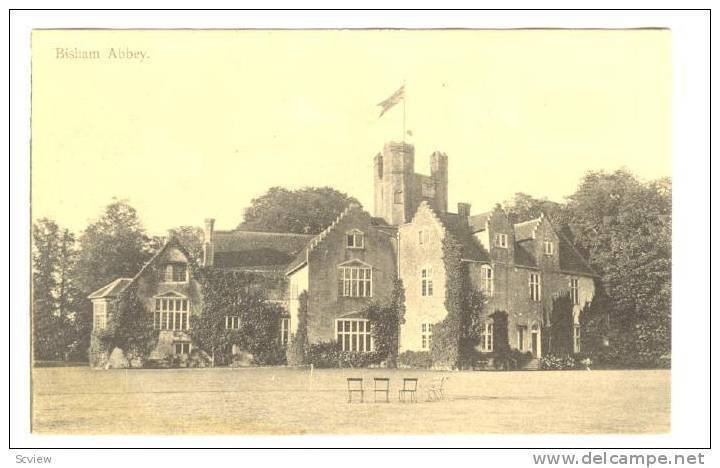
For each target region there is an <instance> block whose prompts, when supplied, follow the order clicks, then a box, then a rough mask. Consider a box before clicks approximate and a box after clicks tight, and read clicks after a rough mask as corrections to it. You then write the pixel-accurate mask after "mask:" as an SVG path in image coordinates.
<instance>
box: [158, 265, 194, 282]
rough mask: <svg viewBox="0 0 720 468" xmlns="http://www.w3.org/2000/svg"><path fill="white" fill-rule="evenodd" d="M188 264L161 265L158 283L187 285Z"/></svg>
mask: <svg viewBox="0 0 720 468" xmlns="http://www.w3.org/2000/svg"><path fill="white" fill-rule="evenodd" d="M187 280H188V278H187V263H166V264H164V265H160V269H159V270H158V281H160V282H161V283H186V282H187Z"/></svg>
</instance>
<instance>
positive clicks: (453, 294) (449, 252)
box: [430, 235, 486, 368]
mask: <svg viewBox="0 0 720 468" xmlns="http://www.w3.org/2000/svg"><path fill="white" fill-rule="evenodd" d="M442 251H443V263H444V266H445V309H446V310H447V316H446V317H445V319H444V320H442V321H441V322H440V323H437V324H435V325H433V340H432V345H431V348H430V354H431V357H432V359H433V363H434V365H436V366H441V367H450V368H458V367H459V368H468V367H471V366H472V365H473V362H474V360H475V356H476V350H475V348H476V346H477V345H478V343H479V340H480V323H481V318H482V315H483V308H484V305H485V302H486V300H485V297H484V296H483V294H482V293H481V292H480V291H479V290H477V289H475V288H474V286H473V285H472V282H471V280H470V275H469V272H468V264H467V262H463V261H462V258H463V247H462V244H461V243H460V242H458V240H457V239H456V238H455V237H453V236H452V235H447V236H446V237H445V238H444V239H443V242H442Z"/></svg>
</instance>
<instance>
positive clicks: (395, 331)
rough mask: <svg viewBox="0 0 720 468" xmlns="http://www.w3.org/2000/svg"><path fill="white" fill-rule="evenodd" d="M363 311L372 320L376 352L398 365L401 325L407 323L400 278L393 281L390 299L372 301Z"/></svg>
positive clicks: (394, 365) (391, 365)
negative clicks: (380, 301) (381, 301)
mask: <svg viewBox="0 0 720 468" xmlns="http://www.w3.org/2000/svg"><path fill="white" fill-rule="evenodd" d="M363 313H364V315H365V317H366V318H367V319H368V321H369V322H370V326H371V330H372V337H373V342H374V344H375V352H376V353H377V354H378V355H379V356H381V358H382V359H385V360H386V361H387V365H388V367H392V368H394V367H397V357H398V347H399V344H400V343H399V339H400V326H401V325H402V324H404V323H405V287H404V286H403V282H402V280H401V279H399V278H395V280H394V281H393V289H392V293H391V295H390V299H389V300H388V301H387V302H385V303H378V302H372V303H370V304H368V305H367V306H366V307H365V308H364V309H363Z"/></svg>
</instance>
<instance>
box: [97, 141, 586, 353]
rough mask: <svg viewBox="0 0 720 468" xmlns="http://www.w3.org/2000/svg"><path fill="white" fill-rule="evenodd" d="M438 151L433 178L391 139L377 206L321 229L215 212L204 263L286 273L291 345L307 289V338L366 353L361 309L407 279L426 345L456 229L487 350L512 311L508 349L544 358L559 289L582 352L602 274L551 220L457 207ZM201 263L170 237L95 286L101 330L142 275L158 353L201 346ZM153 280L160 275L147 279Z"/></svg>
mask: <svg viewBox="0 0 720 468" xmlns="http://www.w3.org/2000/svg"><path fill="white" fill-rule="evenodd" d="M429 159H430V161H429V162H430V167H429V169H430V171H429V172H430V174H429V175H423V174H418V173H416V172H415V149H414V147H413V146H412V145H411V144H408V143H404V142H403V143H396V142H391V143H388V144H386V145H385V146H384V148H383V151H382V152H381V153H379V154H378V155H376V156H375V158H374V168H373V172H374V174H373V179H374V212H373V213H372V214H371V213H368V212H367V211H365V210H364V209H363V208H361V207H360V206H358V205H352V206H349V207H348V208H347V209H346V210H345V211H344V212H343V213H342V214H341V215H340V216H339V217H338V218H337V219H336V220H335V221H334V222H333V223H332V224H331V225H330V226H328V227H327V228H326V229H325V230H323V232H321V233H320V234H318V235H315V236H309V235H300V234H292V233H266V232H248V231H239V230H235V231H215V230H214V220H212V219H208V220H206V222H205V229H204V237H205V239H204V246H203V252H204V254H203V259H199V262H201V263H202V264H203V265H204V266H206V267H209V268H218V269H229V270H238V271H252V272H257V273H260V274H262V275H267V276H269V277H270V276H271V277H279V278H282V281H278V282H277V283H275V284H277V285H278V286H277V287H275V288H269V289H268V290H267V291H266V298H267V299H268V300H271V301H275V302H278V303H281V304H282V305H283V306H284V307H285V308H286V310H287V314H286V316H285V317H283V319H282V320H283V323H282V327H281V334H282V336H281V338H280V339H281V340H282V342H283V343H287V342H288V340H289V337H290V336H291V335H292V334H293V333H295V332H296V330H297V326H298V310H299V307H300V303H299V297H300V294H301V293H302V292H303V291H304V292H306V294H307V298H308V302H307V305H308V321H307V325H308V327H307V328H308V339H309V341H310V342H311V343H316V342H325V341H331V340H336V341H337V342H338V345H339V347H340V348H341V349H343V350H346V351H358V352H365V351H371V350H372V349H373V342H372V337H371V331H370V326H369V324H368V321H367V318H366V317H364V316H363V313H362V311H363V309H364V308H365V307H366V306H367V305H368V304H369V303H371V302H372V301H379V302H382V301H385V300H387V299H389V298H390V295H391V292H392V287H393V282H394V279H395V278H398V277H399V278H400V279H401V280H402V281H403V284H404V286H405V300H406V302H405V309H406V313H405V323H404V324H403V325H402V327H401V330H400V345H399V346H400V351H423V350H425V351H427V350H429V349H430V347H431V344H432V328H433V325H434V324H436V323H438V322H440V321H442V320H443V319H444V318H445V316H446V315H447V310H446V308H445V296H446V271H445V263H444V259H443V249H442V245H443V240H444V239H445V238H447V237H448V236H452V237H453V238H454V240H456V241H457V242H458V243H459V244H460V245H461V247H462V252H463V255H462V262H464V263H466V264H467V271H468V274H469V279H470V285H471V287H472V288H474V289H477V290H481V291H482V292H483V294H484V297H485V298H486V300H487V302H486V305H485V308H484V310H485V313H486V315H487V316H486V317H485V318H484V320H483V323H482V326H481V331H482V333H481V340H480V345H479V350H480V351H482V352H487V353H490V352H492V351H493V350H494V327H493V321H492V318H491V315H492V313H494V312H495V311H504V312H506V313H507V314H508V335H509V336H508V338H509V343H510V346H511V347H512V348H515V349H518V350H520V351H529V352H531V353H532V354H533V355H534V356H536V357H540V356H542V355H543V336H542V334H543V329H544V327H546V326H547V325H548V323H549V320H550V311H551V309H552V301H553V298H554V297H556V296H557V295H558V294H561V293H567V294H569V295H570V297H571V299H572V303H573V308H574V311H573V312H574V318H575V323H576V327H575V332H574V333H575V336H574V342H575V351H576V352H577V351H579V350H580V349H579V346H580V340H579V338H580V337H579V330H580V329H579V313H580V310H581V309H582V307H583V306H584V305H585V304H586V303H587V302H589V301H590V300H592V297H593V294H594V280H595V278H596V274H595V273H594V272H593V270H592V268H591V267H590V266H589V265H588V263H587V262H586V261H585V259H584V258H583V257H582V256H581V255H580V253H579V252H578V251H577V250H576V249H575V248H574V247H573V246H572V244H571V243H570V242H569V241H568V240H567V239H566V238H565V237H564V236H563V235H562V234H561V233H560V232H559V230H558V227H556V226H553V225H552V223H551V222H550V220H549V219H547V218H546V217H545V216H540V217H539V218H537V219H533V220H530V221H527V222H523V223H519V224H513V223H511V222H510V220H509V218H508V216H507V214H506V213H505V212H504V211H503V209H502V208H501V207H500V206H499V205H496V206H495V207H494V208H493V209H492V210H491V211H488V212H484V213H479V214H474V215H473V214H471V205H470V204H469V203H458V206H457V212H456V213H452V212H449V211H448V157H447V155H445V154H444V153H440V152H435V153H433V154H431V155H430V158H429ZM192 261H194V259H190V258H189V256H188V255H187V252H186V251H185V249H183V248H182V246H179V245H178V244H177V242H176V241H174V240H171V241H169V242H168V244H167V245H166V246H165V247H163V249H162V250H161V251H160V252H159V253H158V254H157V255H156V256H155V258H153V260H151V262H150V263H149V264H148V265H146V267H145V268H143V271H141V272H139V273H138V275H137V276H136V277H135V278H128V279H123V278H120V279H118V280H116V281H115V282H113V283H111V284H109V285H107V286H105V287H104V288H101V289H100V290H98V291H96V292H95V293H93V295H91V296H90V299H91V300H92V301H93V304H94V305H95V307H96V309H95V310H96V316H97V317H98V318H97V322H94V323H96V327H101V326H102V325H103V323H105V321H106V320H107V319H106V317H107V314H108V313H111V310H112V307H113V304H114V301H116V298H117V296H118V294H119V293H120V292H121V291H122V290H123V289H124V288H125V287H127V286H128V285H129V284H131V283H133V282H139V283H140V284H142V287H141V288H140V290H141V291H143V297H144V298H145V300H146V303H147V306H148V310H149V311H151V312H152V313H154V314H158V313H159V315H158V324H159V325H158V331H159V333H161V336H164V337H165V338H163V339H161V340H160V344H159V345H158V350H157V352H158V354H163V353H176V354H177V353H183V352H186V351H189V349H190V348H191V347H192V343H191V342H189V337H188V335H187V333H185V331H186V329H185V328H183V327H185V326H187V325H186V324H187V323H189V322H187V321H185V319H184V318H183V317H184V315H183V314H185V313H187V314H193V313H199V311H200V310H201V305H202V298H201V297H200V294H199V291H198V287H197V284H196V282H194V281H193V278H192V277H191V275H190V274H189V273H188V271H189V270H188V268H187V267H185V269H183V265H186V264H187V263H188V262H192ZM147 271H154V272H155V273H147ZM183 271H184V272H185V273H184V274H185V276H183ZM147 275H149V276H147ZM146 276H147V277H148V278H161V279H162V281H159V282H157V281H148V280H146V279H145V278H146ZM178 307H179V310H178ZM103 311H105V315H103ZM178 315H180V319H179V322H176V321H175V320H177V316H178ZM104 317H105V318H104ZM170 317H172V319H170ZM177 323H179V325H177ZM178 326H179V327H180V328H176V327H178ZM228 326H233V324H232V323H230V324H229V325H228ZM163 327H165V328H163ZM168 327H172V328H168ZM185 343H187V345H185Z"/></svg>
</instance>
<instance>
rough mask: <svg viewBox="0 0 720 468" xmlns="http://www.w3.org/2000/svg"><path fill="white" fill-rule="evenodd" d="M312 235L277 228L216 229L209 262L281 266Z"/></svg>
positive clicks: (224, 265) (260, 267)
mask: <svg viewBox="0 0 720 468" xmlns="http://www.w3.org/2000/svg"><path fill="white" fill-rule="evenodd" d="M312 238H313V236H311V235H306V234H292V233H281V232H256V231H216V232H215V233H214V234H213V251H214V253H213V265H214V266H215V267H217V268H243V269H248V268H249V269H256V270H267V269H277V268H284V267H285V265H287V264H288V263H290V262H291V261H292V260H293V258H294V257H295V255H297V253H298V252H299V251H300V250H302V248H303V247H304V246H305V245H306V244H307V242H308V241H309V240H310V239H312Z"/></svg>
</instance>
